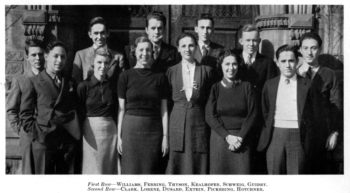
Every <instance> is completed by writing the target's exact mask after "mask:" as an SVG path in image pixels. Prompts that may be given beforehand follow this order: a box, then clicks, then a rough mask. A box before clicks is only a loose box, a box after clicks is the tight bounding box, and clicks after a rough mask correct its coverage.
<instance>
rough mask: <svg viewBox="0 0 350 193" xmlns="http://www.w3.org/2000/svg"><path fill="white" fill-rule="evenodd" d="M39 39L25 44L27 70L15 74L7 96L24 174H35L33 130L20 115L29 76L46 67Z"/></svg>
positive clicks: (10, 120) (7, 106)
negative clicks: (18, 141) (24, 125)
mask: <svg viewBox="0 0 350 193" xmlns="http://www.w3.org/2000/svg"><path fill="white" fill-rule="evenodd" d="M42 46H43V45H42V42H41V41H39V40H28V41H26V45H25V53H26V57H25V58H26V64H25V66H24V67H25V71H24V73H23V74H21V75H19V76H15V77H14V78H13V80H12V83H11V90H10V92H9V94H8V96H7V104H6V108H7V119H8V120H9V123H10V126H11V127H12V129H14V131H15V132H16V133H17V134H18V135H19V136H20V152H21V156H22V174H33V173H34V172H33V171H34V168H33V153H32V148H31V143H32V138H33V136H32V132H31V131H29V130H24V129H23V127H22V120H21V118H20V115H21V113H22V109H23V102H22V101H24V98H26V95H27V94H28V93H30V92H29V91H28V90H29V89H30V88H31V85H30V81H29V78H30V77H33V76H36V75H38V74H39V72H41V71H42V70H43V69H44V49H43V47H42Z"/></svg>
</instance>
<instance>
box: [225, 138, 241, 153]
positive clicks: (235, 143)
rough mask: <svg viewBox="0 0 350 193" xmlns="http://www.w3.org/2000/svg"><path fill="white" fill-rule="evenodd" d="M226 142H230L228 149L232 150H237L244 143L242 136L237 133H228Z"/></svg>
mask: <svg viewBox="0 0 350 193" xmlns="http://www.w3.org/2000/svg"><path fill="white" fill-rule="evenodd" d="M225 139H226V142H227V143H228V145H229V147H228V149H229V150H230V151H235V150H237V149H239V148H240V147H241V145H242V141H243V139H242V137H239V136H235V135H228V136H226V138H225Z"/></svg>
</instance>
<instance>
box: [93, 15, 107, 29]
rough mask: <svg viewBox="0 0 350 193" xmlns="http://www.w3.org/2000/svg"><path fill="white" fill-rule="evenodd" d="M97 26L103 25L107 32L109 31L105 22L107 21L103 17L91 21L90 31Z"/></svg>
mask: <svg viewBox="0 0 350 193" xmlns="http://www.w3.org/2000/svg"><path fill="white" fill-rule="evenodd" d="M95 24H102V25H104V26H105V28H106V31H108V26H107V22H106V21H105V19H103V17H100V16H99V17H94V18H92V19H91V20H90V22H89V31H91V28H92V26H94V25H95Z"/></svg>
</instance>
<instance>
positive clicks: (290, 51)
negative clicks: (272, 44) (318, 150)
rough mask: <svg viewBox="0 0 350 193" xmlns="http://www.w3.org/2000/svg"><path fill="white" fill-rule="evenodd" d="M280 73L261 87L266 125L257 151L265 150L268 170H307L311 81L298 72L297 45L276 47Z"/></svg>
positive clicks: (288, 171)
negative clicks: (306, 152) (306, 145)
mask: <svg viewBox="0 0 350 193" xmlns="http://www.w3.org/2000/svg"><path fill="white" fill-rule="evenodd" d="M276 58H277V61H278V62H277V65H278V67H279V69H280V72H281V75H280V76H278V77H276V78H273V79H271V80H268V81H267V82H266V83H265V85H264V87H263V91H262V112H263V117H264V124H263V129H262V132H261V136H260V140H259V143H258V151H265V150H267V151H266V160H267V171H268V173H269V174H302V173H304V172H305V152H304V148H305V143H307V141H305V140H308V137H309V136H306V135H308V132H309V131H310V130H311V127H312V125H311V123H310V122H311V119H310V116H311V114H310V110H309V109H310V108H309V105H310V103H309V102H310V101H308V100H309V99H310V98H309V97H308V91H309V87H310V83H311V81H310V80H308V79H306V78H303V77H301V76H299V75H297V74H296V66H297V63H298V59H297V50H296V48H295V47H294V46H289V45H283V46H281V47H279V48H278V49H277V51H276Z"/></svg>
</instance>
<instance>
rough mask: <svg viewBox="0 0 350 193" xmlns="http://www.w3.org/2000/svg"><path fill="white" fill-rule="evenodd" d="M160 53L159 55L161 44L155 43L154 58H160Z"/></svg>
mask: <svg viewBox="0 0 350 193" xmlns="http://www.w3.org/2000/svg"><path fill="white" fill-rule="evenodd" d="M158 55H159V46H158V45H154V46H153V59H154V60H156V59H157V58H158Z"/></svg>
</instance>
